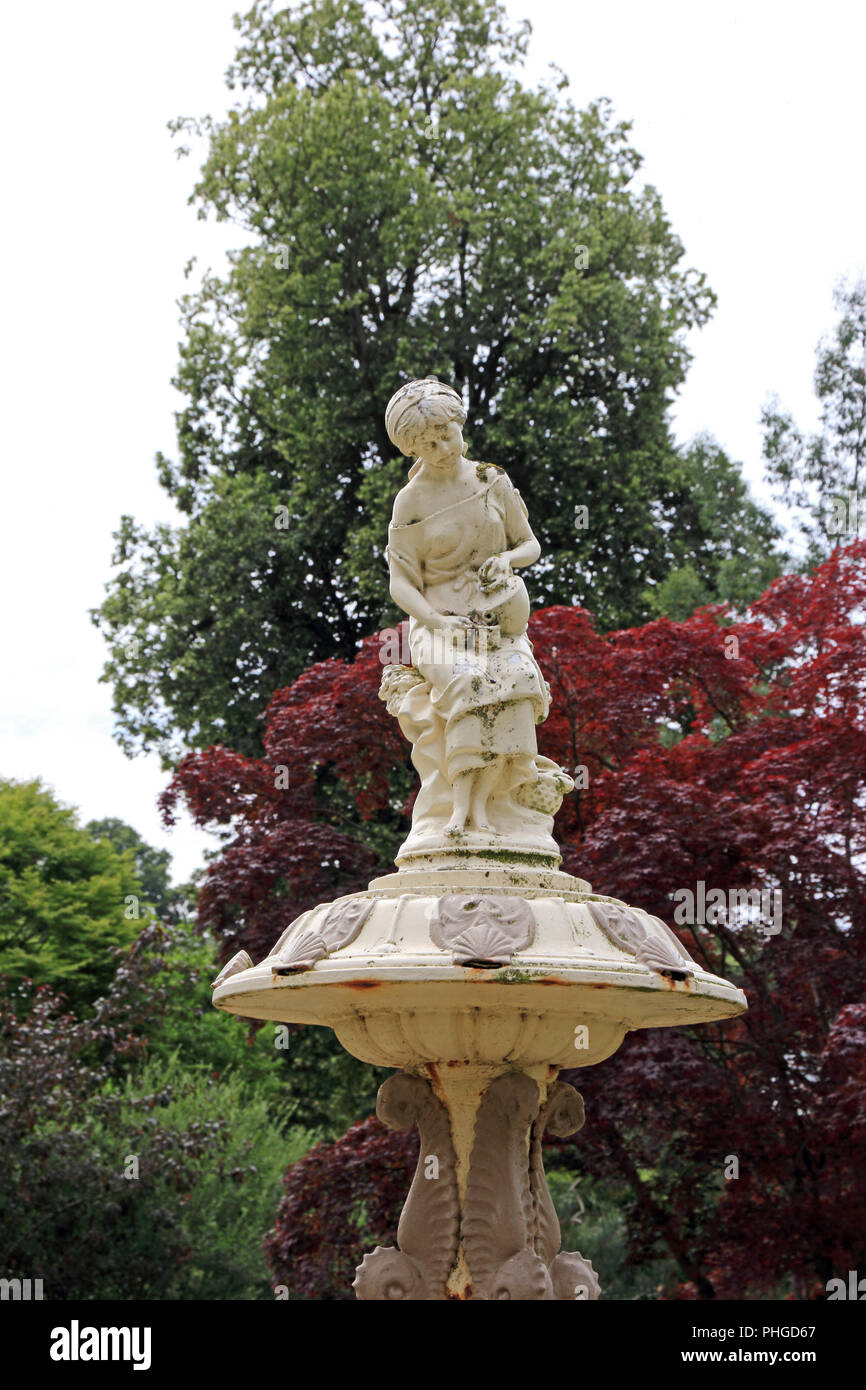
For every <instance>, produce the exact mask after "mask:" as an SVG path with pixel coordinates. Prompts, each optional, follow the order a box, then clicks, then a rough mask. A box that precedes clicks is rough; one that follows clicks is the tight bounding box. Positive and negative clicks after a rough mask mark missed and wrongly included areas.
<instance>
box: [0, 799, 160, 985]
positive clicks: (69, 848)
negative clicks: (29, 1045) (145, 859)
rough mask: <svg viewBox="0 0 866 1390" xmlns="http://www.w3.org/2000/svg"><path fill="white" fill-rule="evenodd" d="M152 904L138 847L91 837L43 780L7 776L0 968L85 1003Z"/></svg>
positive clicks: (1, 835) (0, 829)
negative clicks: (146, 897) (140, 872)
mask: <svg viewBox="0 0 866 1390" xmlns="http://www.w3.org/2000/svg"><path fill="white" fill-rule="evenodd" d="M145 911H146V909H145V907H144V904H143V899H142V889H141V886H140V884H139V881H138V878H137V876H136V873H135V866H134V862H133V857H132V853H131V852H126V853H123V854H119V853H118V852H117V850H116V849H115V848H114V847H113V846H112V845H111V844H109V843H108V841H106V840H99V841H98V840H94V838H93V836H92V835H90V834H89V833H88V832H87V831H86V830H84V829H83V828H82V827H81V826H80V825H79V824H78V823H77V818H76V813H75V811H74V810H72V809H71V808H69V807H66V806H62V805H61V804H60V803H59V802H58V801H57V799H56V798H55V797H54V795H53V794H52V793H51V792H50V791H49V790H48V789H47V788H45V787H43V786H42V784H41V783H40V782H39V781H34V782H12V781H6V780H0V976H5V977H6V980H7V981H8V982H10V983H13V984H14V983H16V982H20V981H22V980H25V979H31V980H33V982H34V983H35V984H38V985H50V986H51V987H52V988H53V989H54V990H56V991H59V992H60V993H61V994H63V995H64V996H65V997H66V998H67V999H68V1000H69V1001H70V1003H71V1004H72V1005H73V1006H75V1007H76V1008H78V1007H81V1006H83V1005H86V1004H87V1003H89V1002H92V1001H93V1000H94V999H95V998H96V997H97V996H98V995H99V994H100V993H102V991H103V990H104V989H105V988H106V986H107V985H108V983H109V981H110V980H111V978H112V976H113V975H114V972H115V969H116V967H117V960H116V954H115V949H116V948H117V947H120V946H127V945H129V943H130V942H131V941H132V940H133V939H134V938H135V936H136V935H137V933H138V932H139V931H140V929H141V925H142V923H141V917H142V915H143V913H144V912H145Z"/></svg>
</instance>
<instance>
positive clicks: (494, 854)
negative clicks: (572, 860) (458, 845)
mask: <svg viewBox="0 0 866 1390" xmlns="http://www.w3.org/2000/svg"><path fill="white" fill-rule="evenodd" d="M452 853H454V854H457V855H458V856H462V857H464V858H466V859H492V860H494V861H495V862H496V863H497V864H514V865H516V866H517V867H518V868H522V869H557V868H558V867H559V865H560V863H561V862H562V861H561V860H560V858H559V856H558V855H557V856H556V858H554V857H553V855H550V854H531V853H526V852H523V853H521V851H520V850H515V849H460V850H454V851H452Z"/></svg>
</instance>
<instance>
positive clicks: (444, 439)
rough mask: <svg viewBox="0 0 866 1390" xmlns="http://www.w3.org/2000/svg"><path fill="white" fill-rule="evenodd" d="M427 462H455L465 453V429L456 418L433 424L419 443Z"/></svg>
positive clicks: (420, 451)
mask: <svg viewBox="0 0 866 1390" xmlns="http://www.w3.org/2000/svg"><path fill="white" fill-rule="evenodd" d="M418 452H419V453H420V455H421V457H422V459H423V460H424V462H425V463H432V464H444V463H453V462H454V461H455V460H456V459H459V457H460V455H461V454H462V453H463V431H462V430H461V428H460V426H459V425H458V423H457V421H456V420H449V422H448V423H447V424H445V425H432V426H431V428H430V429H429V431H428V432H427V434H425V436H424V438H423V439H422V440H421V442H420V444H419V445H418Z"/></svg>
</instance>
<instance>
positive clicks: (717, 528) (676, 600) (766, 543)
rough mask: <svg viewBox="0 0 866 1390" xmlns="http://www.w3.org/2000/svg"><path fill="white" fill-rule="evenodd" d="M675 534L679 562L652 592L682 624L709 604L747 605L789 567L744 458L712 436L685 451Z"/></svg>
mask: <svg viewBox="0 0 866 1390" xmlns="http://www.w3.org/2000/svg"><path fill="white" fill-rule="evenodd" d="M673 516H674V519H673V521H672V534H671V537H670V544H671V549H672V552H673V554H674V557H675V560H676V562H677V563H675V565H674V567H673V568H672V569H671V570H670V571H669V572H668V574H667V575H666V576H665V578H664V579H663V580H662V581H661V583H660V584H658V585H657V586H655V587H654V588H652V589H648V590H645V592H644V598H645V600H646V602H647V605H648V607H649V609H650V610H651V612H652V613H653V614H655V615H658V616H661V614H663V613H664V614H667V616H668V617H670V618H673V619H675V620H676V621H677V622H683V621H685V619H686V618H689V617H691V615H692V613H694V611H695V609H696V608H698V607H700V606H701V605H702V604H705V603H714V602H719V601H723V602H729V603H731V604H733V605H734V606H735V607H736V608H738V609H740V610H741V611H742V610H744V609H745V608H746V607H747V606H748V604H749V603H750V602H751V601H752V600H753V599H756V598H758V597H759V596H760V595H761V594H762V593H763V592H764V590H765V589H766V588H767V586H768V585H769V584H770V583H771V582H772V580H774V579H775V578H777V576H778V575H779V574H780V573H781V569H782V565H783V563H784V562H785V560H786V556H785V555H784V554H782V553H781V552H780V550H779V540H780V537H781V532H780V529H779V527H778V526H777V525H776V523H775V522H774V521H773V519H772V517H771V516H770V515H769V513H768V512H765V511H764V510H763V509H762V508H761V507H759V506H758V505H757V504H756V503H755V501H754V500H753V499H752V497H751V496H750V495H749V489H748V486H747V484H746V482H745V479H744V478H743V475H742V472H741V470H740V467H739V465H738V464H735V463H733V462H732V461H731V459H729V458H728V457H727V455H726V454H725V452H724V450H723V449H721V448H720V446H719V445H718V444H717V443H716V441H715V440H714V439H713V438H712V437H711V436H710V435H707V434H700V435H698V436H696V438H695V439H693V440H692V442H691V444H689V445H688V446H687V447H686V448H684V449H682V450H681V451H680V455H679V481H678V487H677V491H676V494H675V506H674V513H673Z"/></svg>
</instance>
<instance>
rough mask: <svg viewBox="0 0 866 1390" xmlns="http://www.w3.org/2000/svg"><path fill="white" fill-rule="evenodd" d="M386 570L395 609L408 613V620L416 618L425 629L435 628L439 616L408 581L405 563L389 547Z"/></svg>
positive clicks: (419, 591) (414, 585)
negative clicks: (389, 574)
mask: <svg viewBox="0 0 866 1390" xmlns="http://www.w3.org/2000/svg"><path fill="white" fill-rule="evenodd" d="M388 568H389V570H390V573H391V597H392V599H393V600H394V602H395V603H396V605H397V607H398V608H401V609H402V610H403V612H404V613H408V614H409V617H410V618H417V619H418V622H419V623H423V624H424V626H425V627H435V626H436V624H437V623H438V622H439V621H440V619H439V614H438V613H436V612H434V610H433V609H432V608H431V607H430V604H429V603H428V602H427V600H426V598H425V597H424V595H423V593H422V592H421V590H420V589H419V588H418V587H417V585H416V584H415V583H413V582H412V580H411V579H410V577H409V575H408V573H407V566H406V563H405V561H403V560H401V558H400V556H399V555H395V554H394V551H393V550H392V549H391V547H390V546H389V547H388Z"/></svg>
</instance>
